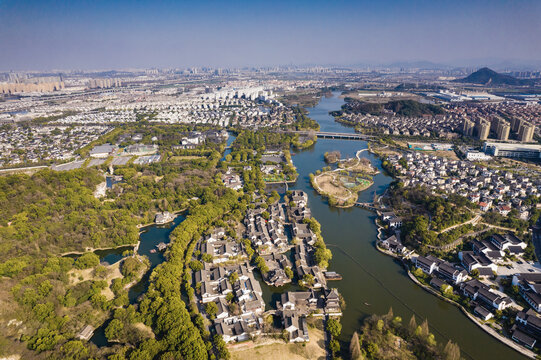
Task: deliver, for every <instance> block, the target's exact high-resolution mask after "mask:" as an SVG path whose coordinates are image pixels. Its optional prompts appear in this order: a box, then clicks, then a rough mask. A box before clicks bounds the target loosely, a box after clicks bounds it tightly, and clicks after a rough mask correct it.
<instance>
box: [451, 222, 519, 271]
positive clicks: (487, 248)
mask: <svg viewBox="0 0 541 360" xmlns="http://www.w3.org/2000/svg"><path fill="white" fill-rule="evenodd" d="M471 244H472V249H473V251H461V252H459V254H458V256H459V259H460V261H461V263H462V266H464V268H465V269H466V270H468V272H469V273H471V272H472V271H473V270H477V271H478V272H479V276H492V275H493V274H495V273H496V272H497V270H498V264H501V263H503V262H504V261H505V256H506V255H507V254H509V255H515V256H522V255H524V250H525V249H526V247H527V244H526V243H525V242H524V241H522V240H521V239H519V238H518V237H516V235H515V234H513V233H510V232H509V233H506V234H503V235H500V234H493V235H491V236H490V239H482V240H473V241H472V242H471Z"/></svg>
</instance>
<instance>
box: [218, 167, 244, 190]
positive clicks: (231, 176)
mask: <svg viewBox="0 0 541 360" xmlns="http://www.w3.org/2000/svg"><path fill="white" fill-rule="evenodd" d="M222 181H223V183H224V186H225V187H227V188H230V189H233V190H240V189H242V187H243V186H244V183H243V181H242V179H241V177H240V175H239V174H237V173H236V171H235V169H233V168H231V167H228V168H227V171H226V172H225V174H223V175H222Z"/></svg>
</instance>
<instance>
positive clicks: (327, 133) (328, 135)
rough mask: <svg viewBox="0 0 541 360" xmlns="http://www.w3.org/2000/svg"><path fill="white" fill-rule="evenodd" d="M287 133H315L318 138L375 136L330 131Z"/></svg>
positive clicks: (366, 138)
mask: <svg viewBox="0 0 541 360" xmlns="http://www.w3.org/2000/svg"><path fill="white" fill-rule="evenodd" d="M289 133H291V134H299V135H304V136H310V135H316V136H317V137H318V138H322V139H345V140H370V139H374V138H375V136H372V135H365V134H357V133H341V132H332V131H289Z"/></svg>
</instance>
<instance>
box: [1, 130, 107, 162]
mask: <svg viewBox="0 0 541 360" xmlns="http://www.w3.org/2000/svg"><path fill="white" fill-rule="evenodd" d="M111 130H112V128H111V127H109V126H105V125H89V126H73V127H69V126H29V127H26V126H25V127H23V126H5V127H3V128H2V129H0V167H2V166H8V165H9V166H13V165H22V164H24V163H30V164H31V163H36V162H39V161H42V160H58V161H65V160H69V159H71V158H74V157H76V155H75V151H76V150H77V149H80V148H82V147H84V146H86V145H88V144H89V143H91V142H92V141H95V140H97V139H98V138H99V137H100V136H102V135H104V134H106V133H108V132H109V131H111Z"/></svg>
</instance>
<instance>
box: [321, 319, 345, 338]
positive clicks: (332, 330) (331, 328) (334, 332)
mask: <svg viewBox="0 0 541 360" xmlns="http://www.w3.org/2000/svg"><path fill="white" fill-rule="evenodd" d="M325 330H327V331H328V332H329V334H331V336H332V337H333V338H337V337H338V336H340V333H341V332H342V324H340V321H338V320H336V319H335V318H329V320H327V324H326V325H325Z"/></svg>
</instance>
